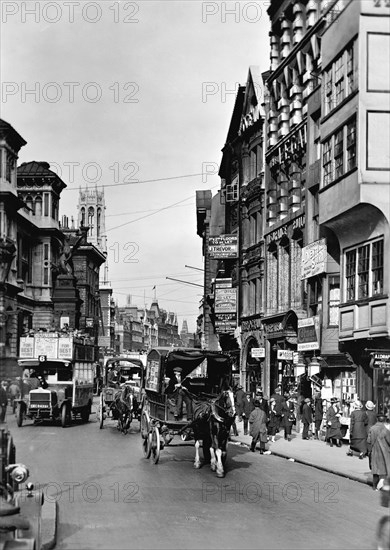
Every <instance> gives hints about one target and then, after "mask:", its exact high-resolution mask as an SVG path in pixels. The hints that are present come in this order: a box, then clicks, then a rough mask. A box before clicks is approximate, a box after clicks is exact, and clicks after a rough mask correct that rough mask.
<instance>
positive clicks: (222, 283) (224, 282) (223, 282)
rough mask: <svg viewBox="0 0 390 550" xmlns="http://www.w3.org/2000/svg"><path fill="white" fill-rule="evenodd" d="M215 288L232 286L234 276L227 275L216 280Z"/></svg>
mask: <svg viewBox="0 0 390 550" xmlns="http://www.w3.org/2000/svg"><path fill="white" fill-rule="evenodd" d="M214 284H215V288H232V278H231V277H226V278H221V279H215V280H214Z"/></svg>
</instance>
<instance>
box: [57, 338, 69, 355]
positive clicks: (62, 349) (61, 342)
mask: <svg viewBox="0 0 390 550" xmlns="http://www.w3.org/2000/svg"><path fill="white" fill-rule="evenodd" d="M72 357H73V338H59V339H58V359H69V360H70V359H72Z"/></svg>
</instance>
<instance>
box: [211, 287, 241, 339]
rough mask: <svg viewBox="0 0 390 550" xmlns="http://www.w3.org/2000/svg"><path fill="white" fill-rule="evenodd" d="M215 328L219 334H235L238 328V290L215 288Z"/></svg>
mask: <svg viewBox="0 0 390 550" xmlns="http://www.w3.org/2000/svg"><path fill="white" fill-rule="evenodd" d="M214 296H215V301H214V311H215V328H216V330H217V331H218V332H233V331H234V329H235V328H236V326H237V319H236V317H237V289H236V288H224V287H222V288H221V287H216V288H215V293H214Z"/></svg>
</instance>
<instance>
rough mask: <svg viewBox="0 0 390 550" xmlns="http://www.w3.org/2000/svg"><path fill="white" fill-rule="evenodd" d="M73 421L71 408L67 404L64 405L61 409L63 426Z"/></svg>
mask: <svg viewBox="0 0 390 550" xmlns="http://www.w3.org/2000/svg"><path fill="white" fill-rule="evenodd" d="M71 421H72V416H71V413H70V410H69V407H67V405H62V409H61V426H62V427H63V428H66V426H67V425H68V424H70V423H71Z"/></svg>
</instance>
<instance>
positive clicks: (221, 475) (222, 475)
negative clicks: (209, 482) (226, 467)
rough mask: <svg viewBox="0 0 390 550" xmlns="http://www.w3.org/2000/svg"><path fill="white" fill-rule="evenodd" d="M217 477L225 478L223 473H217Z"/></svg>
mask: <svg viewBox="0 0 390 550" xmlns="http://www.w3.org/2000/svg"><path fill="white" fill-rule="evenodd" d="M217 477H225V472H217Z"/></svg>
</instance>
